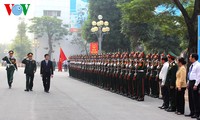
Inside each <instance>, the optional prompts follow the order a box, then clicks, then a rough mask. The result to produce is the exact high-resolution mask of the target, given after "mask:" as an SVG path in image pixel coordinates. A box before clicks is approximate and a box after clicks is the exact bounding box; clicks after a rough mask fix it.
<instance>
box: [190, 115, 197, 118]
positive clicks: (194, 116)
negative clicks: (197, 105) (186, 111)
mask: <svg viewBox="0 0 200 120" xmlns="http://www.w3.org/2000/svg"><path fill="white" fill-rule="evenodd" d="M198 117H199V116H198V115H193V116H191V118H198Z"/></svg>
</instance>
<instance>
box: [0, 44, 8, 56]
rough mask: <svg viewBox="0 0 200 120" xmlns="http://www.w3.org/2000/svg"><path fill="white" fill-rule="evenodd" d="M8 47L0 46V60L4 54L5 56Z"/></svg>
mask: <svg viewBox="0 0 200 120" xmlns="http://www.w3.org/2000/svg"><path fill="white" fill-rule="evenodd" d="M7 47H8V45H6V44H0V51H1V52H0V58H3V57H4V56H5V54H6V55H7V53H8V50H7Z"/></svg>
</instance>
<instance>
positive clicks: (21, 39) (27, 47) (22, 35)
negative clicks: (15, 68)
mask: <svg viewBox="0 0 200 120" xmlns="http://www.w3.org/2000/svg"><path fill="white" fill-rule="evenodd" d="M17 29H18V32H17V36H16V37H15V39H14V40H13V43H12V44H11V49H12V50H14V51H15V56H16V57H17V58H18V60H19V61H21V60H22V59H23V58H24V57H25V56H26V54H27V53H28V52H31V41H30V40H29V39H28V36H27V35H26V31H27V24H26V23H25V22H24V20H23V19H22V20H21V22H20V23H19V25H18V26H17Z"/></svg>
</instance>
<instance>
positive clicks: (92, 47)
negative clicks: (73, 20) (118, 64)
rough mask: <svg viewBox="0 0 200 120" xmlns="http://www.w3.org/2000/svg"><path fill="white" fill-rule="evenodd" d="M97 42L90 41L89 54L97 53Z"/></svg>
mask: <svg viewBox="0 0 200 120" xmlns="http://www.w3.org/2000/svg"><path fill="white" fill-rule="evenodd" d="M98 50H99V47H98V42H92V43H90V54H98Z"/></svg>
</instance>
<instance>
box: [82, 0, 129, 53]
mask: <svg viewBox="0 0 200 120" xmlns="http://www.w3.org/2000/svg"><path fill="white" fill-rule="evenodd" d="M89 3H90V4H89V17H88V20H87V21H85V23H84V25H83V28H82V36H83V38H84V39H85V40H87V41H88V42H92V41H97V37H96V36H95V35H94V34H92V33H91V30H90V29H91V28H92V25H91V23H92V21H98V19H97V17H98V15H102V16H103V20H104V21H105V20H106V21H108V22H109V23H110V25H109V27H110V28H111V30H110V33H109V34H108V35H105V36H104V40H103V43H102V50H103V51H105V52H115V51H118V50H123V51H127V50H130V42H129V40H128V39H127V38H126V37H125V36H124V35H123V34H122V33H121V25H120V19H121V13H120V9H119V8H117V6H116V2H115V0H103V1H102V0H90V1H89Z"/></svg>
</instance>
